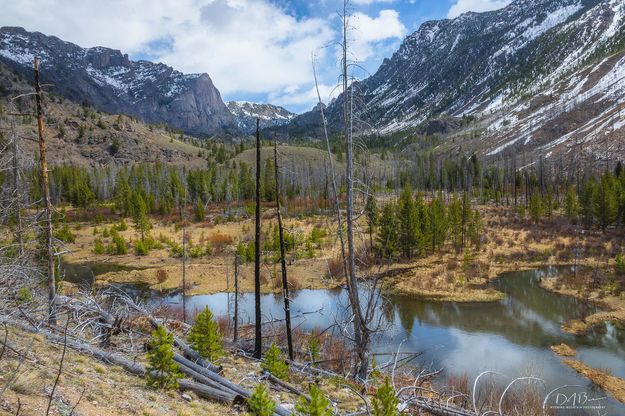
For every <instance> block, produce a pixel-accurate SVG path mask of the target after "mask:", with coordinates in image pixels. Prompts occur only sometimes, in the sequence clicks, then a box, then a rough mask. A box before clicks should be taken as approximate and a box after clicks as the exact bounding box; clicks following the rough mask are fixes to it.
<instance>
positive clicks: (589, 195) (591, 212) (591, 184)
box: [579, 177, 599, 227]
mask: <svg viewBox="0 0 625 416" xmlns="http://www.w3.org/2000/svg"><path fill="white" fill-rule="evenodd" d="M598 189H599V187H598V185H597V182H596V181H595V179H594V178H592V177H591V178H590V180H589V181H588V182H586V184H585V185H584V189H583V190H582V194H581V196H580V199H579V204H580V211H581V214H582V221H583V223H584V226H585V227H591V226H592V225H593V223H594V217H595V200H596V199H597V197H596V194H597V193H598V192H599V191H598Z"/></svg>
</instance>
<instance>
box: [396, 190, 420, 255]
mask: <svg viewBox="0 0 625 416" xmlns="http://www.w3.org/2000/svg"><path fill="white" fill-rule="evenodd" d="M398 214H399V247H400V248H401V252H402V255H403V256H404V257H405V258H408V259H410V258H412V253H413V250H414V248H415V247H416V245H417V242H418V234H419V223H418V213H417V209H416V206H415V203H414V199H413V197H412V190H411V189H410V187H409V186H408V185H406V187H404V190H403V191H402V192H401V194H400V195H399V212H398Z"/></svg>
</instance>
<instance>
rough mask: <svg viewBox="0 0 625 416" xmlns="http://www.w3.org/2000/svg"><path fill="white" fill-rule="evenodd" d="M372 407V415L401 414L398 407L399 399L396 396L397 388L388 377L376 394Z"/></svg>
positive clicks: (394, 415) (390, 415) (398, 415)
mask: <svg viewBox="0 0 625 416" xmlns="http://www.w3.org/2000/svg"><path fill="white" fill-rule="evenodd" d="M371 404H372V407H373V409H371V415H372V416H400V414H401V413H400V412H399V409H398V406H399V399H397V397H396V396H395V389H393V386H391V383H390V382H389V379H388V377H387V378H386V379H385V380H384V384H382V385H381V386H380V387H379V388H378V391H377V392H376V394H375V396H374V397H373V401H372V403H371Z"/></svg>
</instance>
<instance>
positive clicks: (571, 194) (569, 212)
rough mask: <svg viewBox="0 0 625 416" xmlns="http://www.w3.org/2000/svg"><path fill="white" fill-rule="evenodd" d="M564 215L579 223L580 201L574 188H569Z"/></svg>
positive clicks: (565, 198) (565, 199)
mask: <svg viewBox="0 0 625 416" xmlns="http://www.w3.org/2000/svg"><path fill="white" fill-rule="evenodd" d="M564 213H565V214H566V217H567V218H568V219H569V220H570V221H571V222H573V223H576V222H577V218H578V216H579V200H578V199H577V193H576V192H575V188H574V187H573V186H571V187H569V189H568V190H567V191H566V195H565V197H564Z"/></svg>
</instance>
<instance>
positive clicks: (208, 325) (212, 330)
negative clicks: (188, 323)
mask: <svg viewBox="0 0 625 416" xmlns="http://www.w3.org/2000/svg"><path fill="white" fill-rule="evenodd" d="M189 340H190V341H191V345H192V346H193V349H194V350H196V351H197V352H198V353H199V354H200V355H201V356H202V357H204V358H206V359H207V360H209V361H213V362H214V361H216V360H217V359H219V358H220V357H222V356H223V355H224V348H223V337H222V334H221V332H220V330H219V325H218V324H217V322H215V320H214V319H213V313H212V312H211V310H210V309H208V307H205V308H204V309H203V310H202V311H201V312H200V313H199V314H198V315H197V317H196V318H195V323H194V324H193V327H192V328H191V332H190V334H189Z"/></svg>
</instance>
